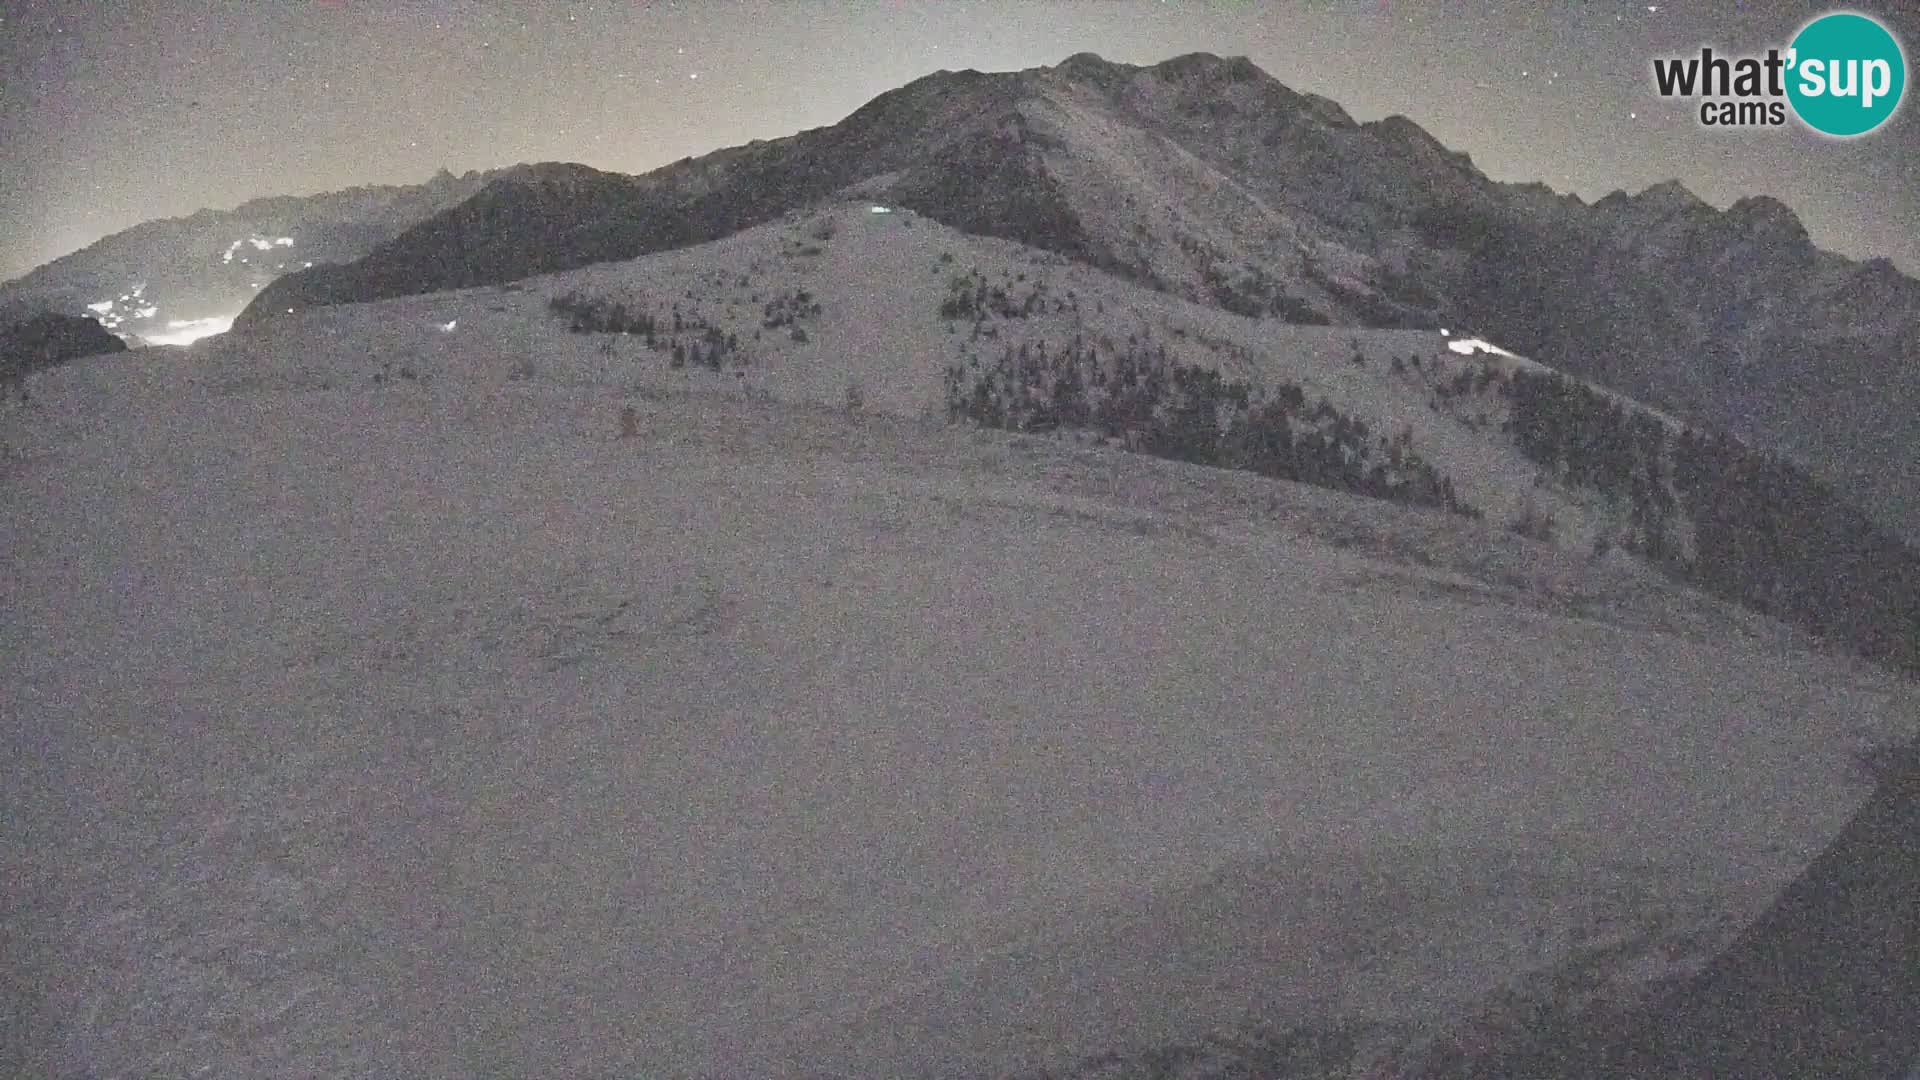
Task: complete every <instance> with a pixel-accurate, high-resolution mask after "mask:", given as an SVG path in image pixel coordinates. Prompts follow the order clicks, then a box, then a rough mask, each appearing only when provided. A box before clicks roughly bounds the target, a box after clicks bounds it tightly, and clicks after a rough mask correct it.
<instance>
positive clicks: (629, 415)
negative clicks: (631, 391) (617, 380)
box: [620, 405, 640, 439]
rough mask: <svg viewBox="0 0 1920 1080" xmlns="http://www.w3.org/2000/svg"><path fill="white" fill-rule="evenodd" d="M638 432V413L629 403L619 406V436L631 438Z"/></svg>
mask: <svg viewBox="0 0 1920 1080" xmlns="http://www.w3.org/2000/svg"><path fill="white" fill-rule="evenodd" d="M639 434H640V413H639V412H638V411H637V410H635V409H634V407H633V406H631V405H622V406H621V407H620V437H621V438H623V439H631V438H633V437H634V436H636V435H639Z"/></svg>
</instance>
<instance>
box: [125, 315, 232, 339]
mask: <svg viewBox="0 0 1920 1080" xmlns="http://www.w3.org/2000/svg"><path fill="white" fill-rule="evenodd" d="M232 328H233V316H231V315H228V316H225V317H223V318H214V319H170V320H168V322H167V330H166V332H165V333H160V334H142V335H141V337H143V338H145V339H146V341H147V343H148V344H150V345H191V344H193V343H194V342H196V341H199V340H200V339H201V338H204V337H212V336H213V335H215V334H224V333H226V332H227V331H228V330H230V329H232Z"/></svg>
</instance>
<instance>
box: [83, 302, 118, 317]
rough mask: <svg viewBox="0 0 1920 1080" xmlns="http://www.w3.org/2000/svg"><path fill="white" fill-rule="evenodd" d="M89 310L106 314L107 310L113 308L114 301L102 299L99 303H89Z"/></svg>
mask: <svg viewBox="0 0 1920 1080" xmlns="http://www.w3.org/2000/svg"><path fill="white" fill-rule="evenodd" d="M87 310H88V311H91V312H94V313H96V314H100V315H105V314H106V313H107V312H109V311H112V310H113V301H111V300H102V301H100V302H99V303H97V304H88V305H87Z"/></svg>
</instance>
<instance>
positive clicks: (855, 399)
mask: <svg viewBox="0 0 1920 1080" xmlns="http://www.w3.org/2000/svg"><path fill="white" fill-rule="evenodd" d="M844 404H845V405H846V409H847V411H848V412H850V413H858V412H863V411H865V410H866V407H867V396H866V394H865V393H863V392H862V391H861V389H860V384H859V383H857V382H850V383H848V384H847V393H846V398H845V401H844Z"/></svg>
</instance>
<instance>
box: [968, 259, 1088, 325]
mask: <svg viewBox="0 0 1920 1080" xmlns="http://www.w3.org/2000/svg"><path fill="white" fill-rule="evenodd" d="M1025 280H1026V275H1025V274H1024V273H1023V274H1021V275H1020V277H1019V279H1017V280H1016V281H1010V282H1007V283H1004V284H1000V285H989V284H987V279H986V275H984V274H982V273H980V271H978V270H974V271H972V272H970V273H967V274H956V275H954V276H953V277H951V278H949V279H948V280H947V296H946V299H944V300H942V301H941V302H940V317H941V318H943V319H972V320H974V321H975V322H976V323H979V322H984V321H986V319H988V318H989V317H994V316H997V317H999V318H1002V319H1026V318H1031V317H1033V316H1034V315H1036V314H1047V313H1053V314H1063V313H1065V312H1067V311H1070V310H1077V309H1078V308H1079V303H1078V301H1077V300H1075V299H1073V298H1072V297H1067V298H1061V297H1058V296H1049V295H1047V292H1048V290H1047V283H1046V282H1044V281H1035V282H1033V283H1032V284H1031V285H1029V286H1028V287H1027V289H1026V291H1025V293H1024V295H1020V294H1019V292H1020V290H1019V285H1020V284H1022V283H1024V282H1025ZM1009 290H1012V291H1009Z"/></svg>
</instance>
